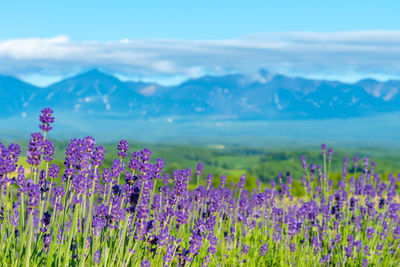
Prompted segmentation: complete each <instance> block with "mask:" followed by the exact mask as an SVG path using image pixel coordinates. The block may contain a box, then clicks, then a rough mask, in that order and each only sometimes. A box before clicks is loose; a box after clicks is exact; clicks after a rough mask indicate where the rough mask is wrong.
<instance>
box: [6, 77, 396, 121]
mask: <svg viewBox="0 0 400 267" xmlns="http://www.w3.org/2000/svg"><path fill="white" fill-rule="evenodd" d="M399 90H400V81H396V80H390V81H386V82H380V81H377V80H373V79H364V80H361V81H359V82H357V83H344V82H339V81H327V80H313V79H305V78H300V77H288V76H284V75H280V74H272V73H269V72H268V71H266V70H260V71H259V72H258V73H257V78H254V76H248V75H244V74H229V75H224V76H211V75H208V76H203V77H200V78H195V79H189V80H187V81H185V82H183V83H181V84H179V85H175V86H162V85H159V84H157V83H146V82H131V81H125V82H124V81H121V80H119V79H117V78H116V77H114V76H112V75H110V74H107V73H104V72H101V71H99V70H97V69H93V70H90V71H88V72H85V73H81V74H79V75H76V76H74V77H70V78H68V79H65V80H62V81H60V82H57V83H54V84H52V85H49V86H47V87H36V86H33V85H31V84H28V83H25V82H23V81H21V80H19V79H17V78H14V77H9V76H0V118H6V117H12V116H28V115H30V114H37V113H38V112H39V110H40V109H42V108H43V107H45V106H49V107H52V108H54V109H55V110H57V112H66V113H75V114H77V115H93V116H98V117H111V118H118V117H121V118H145V119H150V118H160V117H167V118H174V119H176V118H192V119H193V118H196V117H199V118H200V117H204V118H209V119H213V118H215V119H224V118H225V119H243V120H280V119H325V118H348V117H360V116H369V115H375V114H379V113H384V112H393V111H400V92H399Z"/></svg>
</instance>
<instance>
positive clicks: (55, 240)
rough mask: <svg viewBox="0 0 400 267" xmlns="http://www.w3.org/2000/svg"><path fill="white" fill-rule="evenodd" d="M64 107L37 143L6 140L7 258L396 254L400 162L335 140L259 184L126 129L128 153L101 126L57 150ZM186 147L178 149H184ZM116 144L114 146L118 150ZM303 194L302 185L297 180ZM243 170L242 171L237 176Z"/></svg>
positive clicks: (76, 260)
mask: <svg viewBox="0 0 400 267" xmlns="http://www.w3.org/2000/svg"><path fill="white" fill-rule="evenodd" d="M53 123H54V117H53V111H52V110H51V109H50V108H45V109H43V110H42V111H41V115H40V125H39V128H40V131H38V132H34V133H32V134H31V138H30V140H29V145H28V150H27V153H26V156H25V155H22V153H21V147H20V146H19V145H18V144H14V143H10V144H2V143H0V185H1V195H0V197H1V209H0V227H1V228H0V240H1V241H2V242H1V249H0V262H1V264H2V265H3V266H378V265H381V266H397V265H398V263H399V260H400V250H399V248H398V247H399V239H400V201H399V190H398V183H399V181H400V174H389V175H388V178H387V179H383V178H382V176H381V175H380V174H379V173H377V172H376V171H375V169H376V163H375V162H374V161H372V159H371V160H370V159H369V158H366V157H364V158H358V157H354V158H352V159H348V158H345V159H344V161H343V162H342V168H341V169H342V174H341V177H340V179H339V180H338V181H337V179H333V178H332V172H331V169H332V165H338V164H341V163H340V162H336V161H335V159H334V156H333V150H332V149H330V148H329V149H328V148H327V147H326V145H325V144H323V145H322V146H321V149H322V151H321V156H320V161H319V162H307V159H306V157H305V156H302V157H300V158H299V159H298V164H299V165H301V166H302V169H303V173H304V174H303V176H302V177H291V175H290V173H286V174H284V175H282V173H278V174H277V177H278V178H277V179H276V181H275V180H271V182H270V184H264V183H261V182H260V181H257V186H255V187H251V184H252V183H249V181H247V180H246V175H242V176H240V177H227V176H225V175H222V176H221V177H212V175H210V174H209V175H206V173H207V170H204V165H203V163H202V162H199V163H198V165H197V168H196V169H195V170H191V169H190V168H187V169H176V170H173V172H172V173H171V174H169V173H168V172H167V171H166V167H167V166H168V162H165V161H164V160H163V159H160V158H158V159H154V158H152V157H151V155H152V152H151V151H150V150H149V149H143V150H140V151H135V148H132V147H130V145H129V144H128V142H127V141H126V140H121V141H120V142H119V143H118V145H116V146H115V150H116V151H117V155H118V156H117V157H116V158H115V159H114V160H113V163H112V165H111V167H110V168H107V167H104V166H103V161H104V157H105V155H106V153H107V151H105V149H104V147H102V146H97V145H96V141H95V140H94V138H92V137H90V136H88V137H84V138H82V139H72V140H71V141H70V143H69V144H68V146H67V149H66V151H65V159H64V161H63V165H60V164H57V163H56V161H54V160H53V157H54V153H55V151H54V144H53V142H52V141H51V132H52V131H51V130H52V125H53ZM178 152H179V151H177V153H178ZM108 153H111V151H109V152H108ZM294 179H297V180H298V181H299V182H300V183H301V184H302V185H303V187H304V191H305V192H306V193H305V195H304V196H302V197H297V196H294V195H293V194H292V190H293V181H294ZM229 180H234V181H235V182H231V183H229V182H227V181H229Z"/></svg>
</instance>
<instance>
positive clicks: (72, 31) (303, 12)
mask: <svg viewBox="0 0 400 267" xmlns="http://www.w3.org/2000/svg"><path fill="white" fill-rule="evenodd" d="M399 11H400V1H393V0H392V1H387V0H380V1H377V0H372V1H371V0H363V1H360V0H351V1H349V0H335V1H331V0H327V1H321V0H312V1H310V0H305V1H299V0H291V1H289V0H281V1H266V0H252V1H232V0H219V1H215V0H214V1H210V0H202V1H188V0H185V1H176V0H168V1H165V0H164V1H154V0H148V1H132V0H131V1H101V0H97V1H87V0H86V1H76V0H69V1H54V0H51V1H49V0H47V1H43V0H37V1H31V0H26V1H18V0H16V1H1V3H0V23H1V25H2V27H0V39H3V40H4V39H10V38H23V37H53V36H55V35H60V34H63V35H68V36H69V37H70V38H71V39H72V40H74V41H83V40H98V41H112V40H114V41H115V40H120V39H125V38H129V39H147V38H171V39H175V38H178V39H189V40H190V39H196V40H198V39H225V38H229V39H231V38H239V37H242V36H244V35H247V34H253V33H264V32H285V31H317V32H321V31H322V32H330V31H349V30H396V29H399V28H400V20H399V19H398V12H399Z"/></svg>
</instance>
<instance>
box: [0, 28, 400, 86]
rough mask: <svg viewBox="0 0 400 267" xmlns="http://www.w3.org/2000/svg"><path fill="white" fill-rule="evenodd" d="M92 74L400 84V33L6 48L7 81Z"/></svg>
mask: <svg viewBox="0 0 400 267" xmlns="http://www.w3.org/2000/svg"><path fill="white" fill-rule="evenodd" d="M91 67H100V68H103V69H107V70H109V71H110V72H114V73H119V74H121V75H125V76H127V77H131V76H140V77H157V76H158V77H165V76H168V75H171V76H174V77H198V76H199V75H204V74H207V73H213V74H223V73H228V72H235V71H237V72H255V71H257V70H258V69H260V68H265V69H268V70H270V71H273V72H280V73H283V74H291V75H303V76H309V77H321V78H324V77H329V78H334V79H344V80H345V79H349V77H353V78H354V77H357V78H358V77H365V76H371V77H379V78H382V77H389V78H390V77H399V76H400V31H352V32H333V33H319V32H284V33H267V34H254V35H249V36H245V37H243V38H240V39H236V40H208V41H207V40H202V41H199V40H193V41H189V40H174V39H169V40H167V39H152V40H150V39H149V40H128V39H123V40H120V41H116V42H105V43H101V42H97V41H86V42H73V41H72V40H70V39H69V38H68V37H67V36H64V35H60V36H56V37H53V38H28V39H12V40H5V41H0V73H3V74H10V75H19V76H20V77H24V76H25V77H28V78H26V80H29V75H31V77H33V78H30V79H31V80H35V79H36V78H37V77H39V76H33V75H45V76H46V75H47V76H49V77H60V76H65V75H66V74H70V73H71V72H74V71H76V70H77V69H85V68H91ZM35 77H36V78H35ZM37 83H40V81H39V82H37ZM43 83H45V82H43Z"/></svg>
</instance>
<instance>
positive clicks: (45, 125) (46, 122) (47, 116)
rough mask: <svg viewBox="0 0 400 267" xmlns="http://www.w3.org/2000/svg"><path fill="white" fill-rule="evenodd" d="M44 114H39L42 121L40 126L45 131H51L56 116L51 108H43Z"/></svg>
mask: <svg viewBox="0 0 400 267" xmlns="http://www.w3.org/2000/svg"><path fill="white" fill-rule="evenodd" d="M41 112H42V115H40V116H39V120H40V122H41V123H42V124H41V125H39V128H40V129H41V130H42V131H43V132H49V131H50V130H51V129H53V127H51V126H50V124H52V123H53V122H54V117H52V114H53V110H51V109H50V108H44V109H42V110H41Z"/></svg>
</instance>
